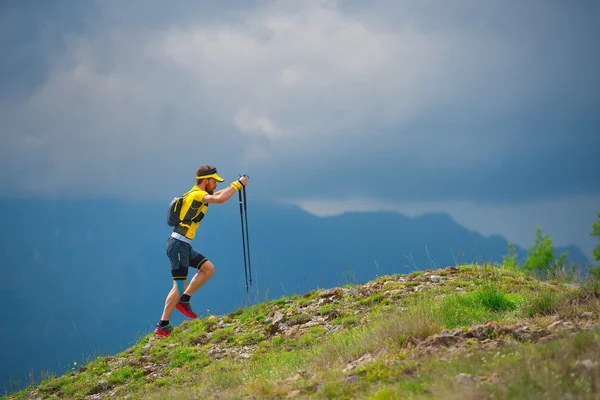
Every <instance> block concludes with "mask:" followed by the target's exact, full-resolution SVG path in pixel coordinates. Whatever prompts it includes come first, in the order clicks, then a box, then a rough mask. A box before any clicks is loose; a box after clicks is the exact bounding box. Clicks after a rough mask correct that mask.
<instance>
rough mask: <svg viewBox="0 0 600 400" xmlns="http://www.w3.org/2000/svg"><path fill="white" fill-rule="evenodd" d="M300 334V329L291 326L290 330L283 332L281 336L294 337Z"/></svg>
mask: <svg viewBox="0 0 600 400" xmlns="http://www.w3.org/2000/svg"><path fill="white" fill-rule="evenodd" d="M298 332H300V328H298V326H292V327H291V328H289V329H287V330H285V331H284V332H283V336H285V337H293V336H296V335H297V334H298Z"/></svg>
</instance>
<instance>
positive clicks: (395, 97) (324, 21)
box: [0, 1, 600, 202]
mask: <svg viewBox="0 0 600 400" xmlns="http://www.w3.org/2000/svg"><path fill="white" fill-rule="evenodd" d="M154 4H155V5H156V7H142V8H141V9H140V8H139V7H138V6H139V3H136V2H131V3H127V4H123V3H122V2H110V1H109V2H98V3H96V4H95V7H96V8H95V9H94V13H93V14H92V13H91V12H88V13H85V12H84V10H82V11H81V13H82V15H84V16H83V17H81V18H82V20H87V19H90V21H91V22H89V25H88V29H87V30H85V29H82V28H81V27H80V28H79V29H76V30H72V31H69V35H67V36H65V37H63V38H61V45H60V46H58V47H53V48H54V49H56V53H52V54H51V55H47V57H46V59H45V60H46V63H47V68H46V69H45V71H44V74H43V77H44V79H43V80H42V82H41V83H40V84H38V85H37V86H36V87H35V88H34V90H31V91H28V93H29V95H27V96H20V97H2V98H0V99H1V100H0V105H1V108H0V117H1V118H2V120H3V121H4V128H3V134H2V139H1V140H2V150H0V154H1V155H2V161H0V167H1V168H2V169H3V171H5V172H3V173H2V174H1V175H0V183H1V184H2V185H3V187H5V188H7V191H9V192H13V193H17V192H18V193H21V192H25V193H43V194H47V195H48V194H52V195H61V194H66V193H68V194H75V195H106V196H136V197H137V196H139V195H140V194H141V195H143V196H155V197H157V198H162V197H164V196H166V197H168V195H167V193H168V192H170V191H172V190H174V188H176V187H180V186H181V185H182V184H186V183H185V182H191V178H190V177H191V173H193V171H194V170H195V168H197V165H198V164H201V163H205V162H210V163H213V164H217V165H220V166H223V167H225V168H226V169H225V170H226V172H229V173H230V174H231V175H232V177H235V176H236V175H235V173H237V172H239V171H240V170H243V171H245V172H248V173H249V174H250V175H251V176H256V177H257V180H256V182H257V183H258V184H259V185H260V186H262V187H264V188H265V189H267V187H268V186H267V185H268V184H269V183H272V182H277V186H276V188H273V189H272V190H276V191H277V192H276V195H277V196H278V197H288V198H297V197H298V196H306V194H305V191H306V190H305V189H304V188H305V187H306V186H307V185H309V186H312V185H314V182H319V183H320V184H323V186H324V187H323V188H321V189H320V190H319V191H318V193H315V194H312V193H311V195H310V196H311V197H312V196H321V197H323V198H325V199H326V198H331V197H332V196H333V197H335V196H349V195H351V194H352V193H353V192H354V191H356V190H357V189H356V188H355V185H357V184H358V185H364V186H366V189H367V190H369V192H370V193H371V194H372V195H373V196H374V197H377V198H381V199H385V200H386V201H391V200H395V201H398V200H402V201H416V200H419V199H420V200H424V201H438V200H449V201H454V200H457V199H460V198H462V197H465V198H469V199H472V200H473V201H486V202H491V201H517V200H525V199H535V198H538V199H539V198H547V197H551V196H556V195H559V194H565V193H573V194H578V193H580V194H581V193H583V194H585V193H591V192H594V193H597V187H598V185H597V183H598V181H599V180H600V177H599V174H600V172H597V171H600V164H599V163H600V161H598V158H597V157H595V155H594V152H593V149H594V148H598V146H599V145H600V139H599V138H598V135H597V130H598V127H599V126H600V124H599V118H598V116H597V115H598V113H597V106H596V104H599V103H598V100H599V99H598V90H597V89H598V87H599V85H598V77H597V74H596V72H594V71H597V70H598V69H600V65H599V64H600V63H599V57H598V56H597V55H596V52H594V51H593V49H594V48H595V47H594V46H595V39H594V38H595V37H596V36H595V35H594V34H597V33H598V32H597V31H598V29H597V28H594V27H593V26H595V25H593V24H592V22H593V18H591V17H590V15H592V14H593V13H592V12H591V11H593V10H591V9H587V10H582V9H581V8H577V7H575V6H570V5H564V4H563V5H559V4H558V3H553V2H541V1H539V2H538V1H534V2H530V3H528V4H527V5H523V4H522V3H519V2H515V3H513V4H512V5H510V6H509V5H506V3H492V4H491V5H487V6H483V5H481V4H480V3H478V2H472V1H464V2H458V3H453V4H452V5H446V6H445V9H444V10H443V12H442V10H440V11H439V12H437V11H432V10H435V9H436V8H435V7H432V4H430V3H428V2H402V3H400V2H391V1H377V2H373V3H372V4H371V5H370V6H369V7H366V6H365V4H363V3H360V2H337V1H317V2H291V1H290V2H288V1H284V2H276V3H273V2H259V3H253V5H251V6H250V5H248V4H244V3H242V2H235V1H233V2H230V3H228V4H226V5H223V6H220V7H217V6H210V8H209V9H206V7H209V6H200V5H198V4H195V3H194V2H191V3H187V2H183V3H181V4H177V5H174V6H173V7H172V8H169V9H168V10H167V9H165V8H164V7H163V6H161V4H162V3H154ZM226 6H227V7H226ZM589 7H592V6H589ZM593 8H594V9H596V8H597V7H596V6H593ZM98 11H102V12H98ZM134 11H135V12H134ZM92 15H93V17H92ZM98 15H99V16H98ZM46 17H47V18H54V19H55V18H58V17H57V16H56V14H55V13H52V14H49V15H47V16H46ZM71 18H73V16H72V15H71ZM42 25H43V24H42ZM17 48H18V46H17V45H15V46H14V47H13V49H14V51H17V50H16V49H17ZM34 48H36V47H34ZM582 59H584V60H585V62H582ZM223 167H220V169H222V168H223ZM185 171H190V174H188V175H189V176H187V175H185ZM298 171H302V172H301V173H299V172H298ZM290 177H293V179H290ZM157 183H159V184H158V185H157ZM157 186H158V187H157ZM265 196H268V195H265Z"/></svg>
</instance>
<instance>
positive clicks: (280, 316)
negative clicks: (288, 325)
mask: <svg viewBox="0 0 600 400" xmlns="http://www.w3.org/2000/svg"><path fill="white" fill-rule="evenodd" d="M283 318H284V315H283V313H282V312H281V311H275V315H274V316H273V322H272V324H273V325H275V324H278V323H280V322H281V321H283Z"/></svg>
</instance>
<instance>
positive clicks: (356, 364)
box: [342, 353, 373, 373]
mask: <svg viewBox="0 0 600 400" xmlns="http://www.w3.org/2000/svg"><path fill="white" fill-rule="evenodd" d="M371 361H373V356H372V355H371V354H369V353H366V354H364V355H363V356H361V357H360V358H359V359H358V360H354V361H351V362H349V363H348V365H346V368H344V369H343V370H342V372H343V373H347V372H350V371H352V370H354V369H356V368H358V367H361V366H363V365H365V364H368V363H370V362H371Z"/></svg>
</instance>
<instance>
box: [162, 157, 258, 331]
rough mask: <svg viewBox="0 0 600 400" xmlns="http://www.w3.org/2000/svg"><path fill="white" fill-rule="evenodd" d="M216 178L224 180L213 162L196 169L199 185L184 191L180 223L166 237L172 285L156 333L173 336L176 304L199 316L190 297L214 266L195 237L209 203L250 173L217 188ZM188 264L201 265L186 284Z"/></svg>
mask: <svg viewBox="0 0 600 400" xmlns="http://www.w3.org/2000/svg"><path fill="white" fill-rule="evenodd" d="M217 182H223V178H221V177H220V176H219V175H218V174H217V169H216V168H215V167H213V166H212V165H203V166H201V167H200V168H198V170H197V171H196V185H195V186H194V187H193V188H192V189H191V190H190V191H189V192H187V193H186V194H184V195H183V201H182V202H181V208H180V210H179V223H178V224H177V225H176V226H175V228H174V229H173V233H171V237H169V240H168V241H167V256H168V257H169V261H170V262H171V275H172V276H173V288H172V289H171V291H170V292H169V294H168V295H167V299H166V301H165V308H164V310H163V314H162V317H161V319H160V322H159V323H157V324H156V329H155V330H154V333H155V334H156V335H157V336H171V331H172V330H173V327H172V326H171V324H170V323H169V319H170V318H171V313H172V312H173V309H175V308H176V309H177V310H179V311H181V312H182V313H183V314H184V315H185V316H187V317H189V318H196V317H197V316H198V315H196V313H194V312H193V311H192V307H191V306H190V297H192V295H193V294H194V293H195V292H196V290H198V289H199V288H200V287H201V286H202V285H204V284H205V283H206V281H207V280H209V279H210V277H211V276H213V274H214V273H215V266H214V265H213V264H212V263H211V262H210V261H208V259H207V258H206V257H204V256H203V255H202V254H200V253H198V252H196V251H195V250H194V249H193V248H192V245H191V243H192V239H193V238H194V236H195V235H196V229H198V226H200V221H202V218H204V215H205V214H206V211H207V210H208V205H209V204H210V203H224V202H226V201H227V200H229V199H230V198H231V196H232V195H233V194H234V193H235V192H236V191H238V190H241V189H242V188H243V187H244V186H246V184H247V183H248V177H247V176H245V175H244V176H242V177H241V178H240V179H238V180H237V181H234V182H232V183H231V184H230V185H229V186H228V187H227V188H225V189H222V190H219V191H218V192H215V189H216V188H217ZM188 267H192V268H196V269H198V272H197V273H196V275H194V277H193V278H192V280H191V281H190V283H189V284H187V274H188Z"/></svg>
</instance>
